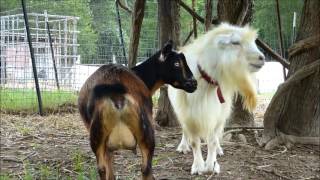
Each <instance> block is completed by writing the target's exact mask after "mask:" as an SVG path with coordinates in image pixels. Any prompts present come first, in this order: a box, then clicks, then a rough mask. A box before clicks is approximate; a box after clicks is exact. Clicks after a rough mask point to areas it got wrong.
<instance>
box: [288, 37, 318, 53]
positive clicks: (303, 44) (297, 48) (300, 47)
mask: <svg viewBox="0 0 320 180" xmlns="http://www.w3.org/2000/svg"><path fill="white" fill-rule="evenodd" d="M319 45H320V35H317V36H312V37H309V38H306V39H303V40H300V41H298V42H296V43H294V44H293V45H292V46H291V47H290V48H289V49H288V52H289V57H292V56H293V55H296V54H297V53H300V52H302V51H305V50H307V49H310V48H313V47H315V46H319Z"/></svg>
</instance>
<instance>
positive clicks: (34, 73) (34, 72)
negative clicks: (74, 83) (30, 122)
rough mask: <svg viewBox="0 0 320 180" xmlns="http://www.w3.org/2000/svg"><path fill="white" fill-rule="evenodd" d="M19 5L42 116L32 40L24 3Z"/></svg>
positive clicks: (22, 0) (40, 110) (22, 1)
mask: <svg viewBox="0 0 320 180" xmlns="http://www.w3.org/2000/svg"><path fill="white" fill-rule="evenodd" d="M21 4H22V10H23V17H24V23H25V26H26V31H27V36H28V43H29V50H30V56H31V62H32V70H33V77H34V83H35V86H36V92H37V97H38V105H39V114H40V115H41V116H42V115H43V109H42V99H41V92H40V88H39V81H38V74H37V67H36V62H35V58H34V53H33V48H32V39H31V35H30V29H29V21H28V16H27V11H26V5H25V1H24V0H21Z"/></svg>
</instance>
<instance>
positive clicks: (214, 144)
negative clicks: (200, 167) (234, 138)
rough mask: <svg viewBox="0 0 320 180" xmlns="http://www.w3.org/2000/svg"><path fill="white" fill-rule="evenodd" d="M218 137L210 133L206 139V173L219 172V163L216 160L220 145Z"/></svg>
mask: <svg viewBox="0 0 320 180" xmlns="http://www.w3.org/2000/svg"><path fill="white" fill-rule="evenodd" d="M217 140H218V137H216V136H214V135H211V136H210V137H208V139H207V142H208V144H207V146H208V153H207V160H206V167H205V172H206V173H217V174H218V173H220V165H219V164H218V161H217V150H218V147H220V144H218V143H219V141H217ZM220 148H221V147H220Z"/></svg>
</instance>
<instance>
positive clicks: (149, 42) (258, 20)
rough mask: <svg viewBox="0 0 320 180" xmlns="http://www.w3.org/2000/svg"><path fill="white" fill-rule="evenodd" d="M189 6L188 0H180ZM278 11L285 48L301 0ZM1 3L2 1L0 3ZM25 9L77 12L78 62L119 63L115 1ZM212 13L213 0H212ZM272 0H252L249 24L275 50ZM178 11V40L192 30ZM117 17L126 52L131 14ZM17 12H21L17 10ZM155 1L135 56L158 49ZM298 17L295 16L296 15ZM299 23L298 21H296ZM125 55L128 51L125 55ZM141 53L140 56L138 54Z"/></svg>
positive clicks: (48, 3) (36, 3)
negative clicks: (179, 27)
mask: <svg viewBox="0 0 320 180" xmlns="http://www.w3.org/2000/svg"><path fill="white" fill-rule="evenodd" d="M122 2H123V3H124V4H126V5H127V6H128V7H129V8H130V9H133V3H134V0H122ZM184 2H185V3H186V4H187V5H189V6H190V7H191V4H192V0H184ZM195 2H196V5H195V9H196V12H197V13H198V14H199V15H201V16H202V17H204V16H205V7H204V5H205V2H204V1H200V0H195ZM279 3H280V13H281V21H282V30H283V32H282V33H283V36H284V41H285V43H284V45H285V49H287V48H288V47H289V46H290V45H291V40H292V27H291V26H292V16H293V12H294V11H295V12H297V13H298V15H299V14H300V11H301V9H302V4H303V1H302V0H281V1H279ZM3 4H5V5H4V6H3ZM26 4H27V5H28V7H29V8H28V10H29V12H30V11H35V12H41V13H42V12H43V11H44V10H47V11H48V13H50V14H59V15H71V16H78V17H80V20H79V22H78V27H77V28H78V30H79V31H80V34H79V36H78V43H79V44H80V47H79V53H80V55H81V61H82V63H99V64H101V63H106V62H110V61H112V60H113V58H114V57H116V59H115V60H116V61H117V62H120V63H123V60H125V57H124V56H123V47H122V46H121V43H120V42H121V41H120V32H119V24H118V18H117V11H116V8H115V1H113V0H112V1H110V0H107V1H106V0H44V1H43V0H26ZM213 4H214V6H213V7H214V9H213V14H214V15H215V13H216V12H217V11H216V8H215V7H216V4H217V0H215V1H213ZM20 7H21V2H20V0H1V6H0V11H1V12H3V11H7V10H12V9H14V8H20ZM275 7H276V6H275V0H254V12H255V13H254V20H253V23H252V24H253V25H254V26H255V27H257V28H259V29H260V37H261V38H262V39H263V40H264V41H266V42H267V43H268V44H269V45H271V46H272V47H273V48H274V49H276V50H278V44H279V43H278V34H277V19H276V9H275ZM180 9H181V11H180V12H181V13H180V22H181V43H182V42H183V41H184V40H185V38H186V37H187V35H188V34H189V32H190V31H191V30H192V27H193V25H192V17H191V16H190V15H189V14H188V13H187V12H186V11H185V10H184V9H183V8H180ZM119 12H120V20H121V25H122V32H123V39H124V43H125V44H124V48H125V52H126V54H127V52H128V47H129V41H130V31H131V16H130V14H129V13H128V12H127V11H125V10H123V9H122V8H119ZM19 13H21V12H19ZM157 14H158V11H157V1H156V0H147V3H146V10H145V17H144V20H143V26H142V32H141V39H140V43H139V57H140V58H139V60H143V59H144V58H145V57H147V56H150V55H151V54H152V53H153V52H154V51H155V50H156V49H158V31H157V30H158V26H157ZM298 20H299V18H298ZM197 24H198V34H201V33H203V32H204V26H203V25H202V24H201V23H199V22H198V23H197ZM297 24H299V23H297ZM126 56H128V55H126ZM141 57H142V58H141Z"/></svg>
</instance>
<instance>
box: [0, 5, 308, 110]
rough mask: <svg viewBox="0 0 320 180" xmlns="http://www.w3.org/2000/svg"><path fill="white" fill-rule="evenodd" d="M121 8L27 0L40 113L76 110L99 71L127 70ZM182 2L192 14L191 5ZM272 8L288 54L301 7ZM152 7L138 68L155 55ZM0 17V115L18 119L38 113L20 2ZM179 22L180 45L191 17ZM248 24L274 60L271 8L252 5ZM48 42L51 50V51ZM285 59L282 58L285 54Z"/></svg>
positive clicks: (127, 20)
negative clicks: (19, 114) (106, 68)
mask: <svg viewBox="0 0 320 180" xmlns="http://www.w3.org/2000/svg"><path fill="white" fill-rule="evenodd" d="M121 2H122V3H123V4H124V5H125V6H127V7H128V8H129V11H127V10H124V9H123V8H121V7H118V6H116V3H115V1H113V0H112V1H111V0H107V1H105V0H94V1H93V0H59V1H49V0H44V1H30V0H26V5H27V13H28V17H29V26H30V30H31V40H32V44H33V51H34V54H35V62H36V65H37V75H38V77H39V85H40V89H41V95H42V96H43V98H42V99H43V104H44V108H45V109H53V110H64V109H65V107H66V106H65V105H70V104H71V105H73V104H75V103H76V98H77V92H78V91H79V89H80V88H81V86H82V84H83V83H84V81H85V80H86V79H87V78H88V77H89V75H90V74H92V73H93V72H94V71H95V70H96V69H97V68H99V67H100V66H101V65H102V64H108V63H118V64H123V65H126V64H127V63H128V62H127V59H128V54H127V53H128V47H129V41H130V32H131V21H132V19H131V13H130V9H132V7H133V3H134V1H132V0H122V1H121ZM183 2H185V3H186V4H187V5H188V6H189V7H192V0H186V1H183ZM195 2H196V3H195V6H194V7H195V11H196V12H197V13H198V14H199V15H200V16H202V17H204V16H205V3H204V2H205V1H195ZM217 2H218V1H217V0H214V1H213V7H214V8H213V17H216V16H217V14H216V13H217V11H216V8H215V7H216V5H217ZM279 2H280V14H281V23H282V31H283V32H282V33H283V37H284V49H287V48H288V47H289V46H290V45H291V44H292V41H293V39H294V34H295V33H294V32H295V29H297V27H295V28H293V26H292V24H293V20H294V18H293V14H294V12H296V14H297V18H296V23H295V24H296V25H298V24H299V17H300V13H301V9H302V4H303V1H302V0H296V1H295V2H294V3H292V1H290V0H282V1H279ZM157 3H158V1H157V0H148V1H147V3H146V8H145V16H144V20H143V24H142V30H141V36H140V43H139V51H138V59H137V61H138V62H139V61H142V60H144V59H146V58H147V57H149V56H150V55H151V54H153V53H154V52H155V51H156V50H157V49H158V48H159V47H158V44H159V43H158V35H159V32H158V29H159V27H158V8H157ZM0 16H1V18H0V19H1V24H0V27H1V30H0V42H1V46H0V48H1V53H0V55H1V59H0V83H1V84H0V88H1V89H0V90H1V93H0V95H1V96H0V98H1V107H0V108H1V110H2V111H17V112H19V111H21V110H23V109H26V110H28V111H30V112H37V99H36V93H35V85H34V77H33V72H32V67H31V60H30V51H29V47H28V44H27V43H28V42H27V40H28V39H27V37H26V29H25V24H24V20H23V14H22V8H21V1H20V0H1V6H0ZM46 22H48V23H46ZM180 22H181V33H180V42H181V44H183V43H184V41H185V40H186V37H187V36H188V35H189V34H190V32H191V31H192V29H193V22H192V17H191V16H190V14H189V13H188V12H186V11H185V10H184V9H183V8H181V7H180ZM197 24H198V26H197V30H198V36H200V35H201V34H202V33H204V25H203V24H201V23H200V22H197ZM252 24H253V26H254V27H256V28H258V29H259V37H260V38H261V39H262V40H263V41H264V42H266V43H267V44H268V45H269V46H271V47H272V49H274V50H276V51H277V52H280V48H279V38H278V30H277V18H276V5H275V1H267V0H259V1H258V0H257V1H254V15H253V22H252ZM48 25H49V26H48ZM48 27H49V29H50V33H51V38H49V33H48V32H49V31H48ZM192 38H193V36H192ZM192 38H191V40H190V41H192ZM50 41H51V44H52V49H53V50H51V48H50ZM190 41H189V42H190ZM284 55H285V57H286V56H287V54H286V53H285V54H284ZM267 60H271V61H272V59H271V57H267ZM54 62H55V63H54ZM54 65H56V70H55V68H54ZM58 84H59V86H60V88H59V89H58Z"/></svg>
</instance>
